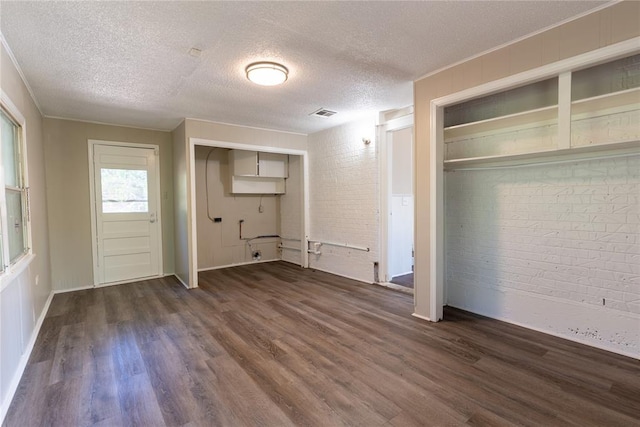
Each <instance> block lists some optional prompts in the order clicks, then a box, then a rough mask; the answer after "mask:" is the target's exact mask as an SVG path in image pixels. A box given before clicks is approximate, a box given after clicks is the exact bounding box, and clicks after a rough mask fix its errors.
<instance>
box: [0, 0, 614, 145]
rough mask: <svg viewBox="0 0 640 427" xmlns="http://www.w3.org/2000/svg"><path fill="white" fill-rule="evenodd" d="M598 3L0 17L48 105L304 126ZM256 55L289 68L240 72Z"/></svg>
mask: <svg viewBox="0 0 640 427" xmlns="http://www.w3.org/2000/svg"><path fill="white" fill-rule="evenodd" d="M602 3H604V2H585V1H550V2H546V1H506V2H498V1H490V2H483V1H473V2H399V1H396V2H177V1H175V2H132V1H129V2H93V1H90V2H6V1H2V2H1V3H0V8H1V9H0V12H1V17H0V30H1V31H2V34H3V35H4V37H5V39H6V41H7V43H8V45H9V47H10V48H11V49H12V51H13V53H14V55H15V57H16V58H17V61H18V63H19V65H20V67H21V68H22V70H23V72H24V74H25V76H26V79H27V81H28V82H29V84H30V85H31V87H32V89H33V92H34V94H35V97H36V98H37V101H38V103H39V104H40V106H41V108H42V112H43V114H45V115H47V116H56V117H65V118H72V119H78V120H88V121H97V122H105V123H114V124H121V125H130V126H138V127H146V128H155V129H167V130H171V129H173V128H174V127H175V126H177V125H178V124H179V122H180V121H181V120H182V118H184V117H190V118H198V119H206V120H212V121H218V122H226V123H234V124H240V125H248V126H256V127H264V128H271V129H280V130H288V131H294V132H302V133H311V132H315V131H318V130H321V129H324V128H328V127H331V126H335V125H337V124H340V123H343V122H345V121H348V120H352V119H354V118H356V117H357V116H358V115H362V114H363V113H366V112H370V111H381V110H387V109H392V108H399V107H404V106H407V105H410V104H412V103H413V99H412V81H413V80H414V79H416V78H418V77H420V76H422V75H424V74H426V73H428V72H430V71H433V70H436V69H438V68H441V67H443V66H446V65H448V64H451V63H454V62H457V61H459V60H462V59H464V58H468V57H470V56H472V55H475V54H477V53H479V52H482V51H484V50H487V49H490V48H492V47H495V46H498V45H500V44H503V43H506V42H508V41H511V40H514V39H516V38H519V37H522V36H524V35H527V34H530V33H532V32H535V31H537V30H539V29H541V28H544V27H547V26H550V25H553V24H555V23H558V22H560V21H562V20H564V19H567V18H570V17H572V16H575V15H577V14H580V13H582V12H585V11H587V10H590V9H593V8H595V7H598V6H599V5H601V4H602ZM192 47H196V48H198V49H201V50H202V54H201V56H200V57H198V58H196V57H193V56H190V55H189V49H190V48H192ZM257 60H269V61H276V62H280V63H282V64H284V65H285V66H287V67H288V68H289V70H290V74H289V80H288V81H287V82H286V83H285V84H284V85H282V86H279V87H260V86H256V85H254V84H252V83H250V82H249V81H248V80H246V78H245V76H244V67H245V66H246V65H247V64H249V63H251V62H255V61H257ZM320 107H324V108H328V109H331V110H334V111H337V112H338V114H336V115H335V116H333V117H331V118H328V119H324V118H317V117H310V116H309V113H311V112H313V111H315V110H317V109H318V108H320Z"/></svg>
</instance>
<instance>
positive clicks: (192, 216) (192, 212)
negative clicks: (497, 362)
mask: <svg viewBox="0 0 640 427" xmlns="http://www.w3.org/2000/svg"><path fill="white" fill-rule="evenodd" d="M188 141H189V142H188V154H187V178H188V182H187V194H188V196H187V205H188V207H187V240H188V246H189V249H190V250H189V256H188V258H189V276H190V277H189V283H188V284H185V283H184V282H183V284H184V285H185V286H186V287H187V288H197V287H198V230H197V224H196V168H195V155H196V154H195V152H196V151H195V149H196V145H201V146H205V147H219V148H228V149H232V150H249V151H262V152H264V153H275V154H289V155H292V156H300V158H301V159H302V197H301V199H302V200H301V201H300V202H301V203H300V211H301V213H302V216H301V217H302V224H301V225H302V226H301V231H300V234H301V235H300V266H301V267H303V268H308V267H309V254H308V252H307V251H308V248H309V228H310V221H309V155H308V153H307V150H299V149H293V148H280V147H273V146H268V145H255V144H244V143H239V142H229V141H219V140H213V139H204V138H195V137H189V138H188Z"/></svg>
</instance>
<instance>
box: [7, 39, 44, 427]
mask: <svg viewBox="0 0 640 427" xmlns="http://www.w3.org/2000/svg"><path fill="white" fill-rule="evenodd" d="M0 50H1V52H0V55H1V57H0V87H1V88H2V91H3V92H4V93H6V94H7V96H8V97H9V98H10V99H11V101H12V102H13V104H14V105H15V106H16V107H17V108H18V110H20V113H21V114H22V115H23V116H24V118H25V120H26V132H27V135H26V143H27V164H28V169H29V186H30V190H31V191H30V197H31V233H32V240H33V253H34V254H35V258H34V259H33V261H32V262H31V264H30V265H29V266H28V267H27V268H26V269H25V270H24V271H22V272H21V273H19V274H18V275H17V276H15V277H12V278H10V279H9V280H8V278H7V277H6V276H5V277H2V279H0V424H1V423H2V420H3V419H4V416H5V415H6V411H7V409H8V407H9V404H10V403H11V398H12V397H13V393H14V392H15V389H16V387H17V385H18V382H19V380H20V376H21V375H22V372H23V370H24V367H25V366H26V363H27V359H28V357H29V353H30V352H31V348H32V346H33V344H34V342H35V339H36V335H37V333H38V329H39V327H40V325H41V322H42V320H43V319H44V315H45V314H46V309H47V307H48V303H49V302H50V301H51V300H50V298H51V297H52V289H51V268H50V265H49V228H48V225H47V205H46V195H45V187H46V185H45V166H44V148H43V135H42V116H41V115H40V112H39V111H38V108H37V106H36V104H35V103H34V101H33V99H32V98H31V96H30V95H29V92H28V90H27V87H26V86H25V84H24V82H23V81H22V79H21V77H20V75H19V73H18V71H17V69H16V68H15V66H14V65H13V63H12V60H11V58H10V56H9V55H8V53H7V51H6V50H5V47H4V46H2V48H1V49H0ZM36 282H38V283H37V284H36Z"/></svg>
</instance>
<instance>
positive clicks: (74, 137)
mask: <svg viewBox="0 0 640 427" xmlns="http://www.w3.org/2000/svg"><path fill="white" fill-rule="evenodd" d="M43 129H44V148H45V166H46V173H47V175H46V179H47V200H48V213H49V226H50V228H51V230H50V234H51V236H50V238H51V245H52V247H55V248H57V249H58V250H55V251H53V252H52V253H51V276H52V283H53V288H54V289H55V290H56V291H63V290H67V291H68V290H72V289H74V288H86V287H87V286H92V285H93V283H94V277H93V258H92V251H93V245H92V237H91V221H92V218H91V201H90V189H89V143H88V140H89V139H96V140H101V141H117V142H125V143H127V142H129V143H136V144H150V145H157V146H158V147H159V149H160V156H159V158H160V165H159V166H160V191H161V195H162V197H161V200H160V206H161V214H162V218H161V219H162V250H163V254H162V255H163V256H162V261H163V265H162V272H163V273H165V274H172V273H173V270H174V265H173V261H174V253H173V247H174V245H173V214H174V209H173V165H172V159H173V150H172V146H171V134H170V133H169V132H163V131H154V130H148V129H136V128H131V127H123V126H112V125H103V124H96V123H87V122H77V121H74V120H60V119H52V118H45V119H44V120H43Z"/></svg>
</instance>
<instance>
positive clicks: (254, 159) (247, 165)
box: [229, 150, 258, 176]
mask: <svg viewBox="0 0 640 427" xmlns="http://www.w3.org/2000/svg"><path fill="white" fill-rule="evenodd" d="M229 165H231V175H232V176H257V175H258V153H257V152H256V151H245V150H231V151H229Z"/></svg>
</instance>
